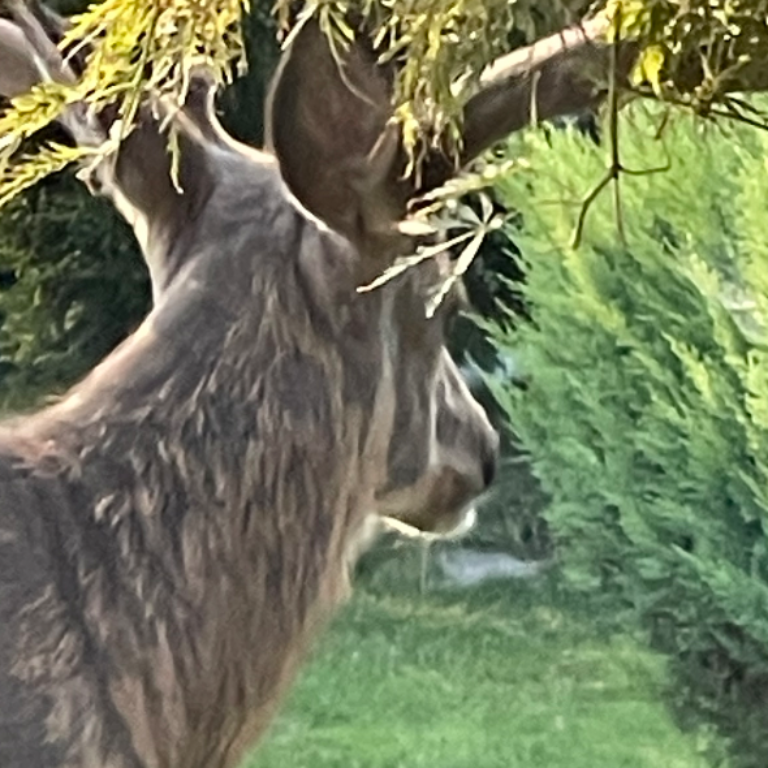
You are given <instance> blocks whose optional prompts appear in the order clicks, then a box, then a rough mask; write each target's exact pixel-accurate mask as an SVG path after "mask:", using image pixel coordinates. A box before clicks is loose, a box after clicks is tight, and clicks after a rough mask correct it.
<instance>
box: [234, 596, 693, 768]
mask: <svg viewBox="0 0 768 768" xmlns="http://www.w3.org/2000/svg"><path fill="white" fill-rule="evenodd" d="M550 592H551V590H548V588H547V587H544V588H542V587H538V588H536V587H531V586H525V585H524V586H520V585H517V584H511V585H510V584H507V585H505V586H504V587H503V592H501V591H500V590H499V588H498V587H497V588H496V590H495V591H494V590H489V589H487V588H485V589H479V590H474V591H472V592H469V593H466V592H465V593H464V594H463V595H460V596H458V595H453V596H451V595H445V594H441V595H431V596H427V597H415V596H413V595H410V596H408V595H400V596H398V595H396V594H395V595H393V594H391V593H390V594H379V595H374V594H371V593H370V592H358V594H357V596H356V598H355V599H354V601H353V602H352V604H351V605H350V606H348V607H347V608H346V610H345V611H343V612H342V614H341V615H340V616H339V617H338V619H337V620H336V622H335V623H334V625H333V627H332V630H331V631H330V633H329V634H328V635H327V636H326V637H325V638H324V640H323V642H321V643H320V646H319V648H318V650H317V653H316V654H315V656H314V659H313V660H312V661H311V662H310V663H309V664H308V665H307V666H306V667H305V669H304V672H303V675H302V677H301V679H300V681H299V684H298V685H297V686H296V688H295V689H294V691H293V693H292V696H291V697H290V699H289V701H288V702H287V704H286V706H285V707H284V708H283V712H282V715H281V717H280V718H279V720H278V722H277V723H276V725H275V726H274V728H273V729H272V732H271V734H270V735H269V737H268V738H267V740H266V741H265V742H264V744H263V745H262V746H261V748H260V749H259V750H257V752H256V753H255V754H254V755H253V756H252V757H251V758H250V760H248V761H246V764H245V767H244V768H419V767H420V766H424V767H425V768H426V767H429V768H497V767H498V768H502V767H503V768H517V767H518V766H519V767H520V768H538V767H541V768H602V767H603V766H605V768H705V766H707V762H706V760H705V759H704V757H703V749H704V748H706V747H707V746H708V744H707V742H708V739H704V738H703V737H701V736H697V735H695V734H686V733H682V732H681V731H680V730H679V729H678V728H677V727H676V726H675V724H674V723H673V721H672V720H671V718H670V716H669V714H668V712H667V711H666V709H665V706H664V704H663V702H662V693H661V692H662V690H663V685H664V676H663V665H662V663H661V660H660V659H659V658H658V657H655V656H653V655H651V654H649V653H648V652H647V651H645V650H643V649H642V648H641V646H640V645H639V644H638V643H636V642H635V641H634V640H633V639H632V638H631V637H629V636H626V635H617V634H615V633H610V632H608V631H607V630H606V629H605V627H602V628H601V626H600V623H599V622H598V621H597V620H596V619H595V617H594V616H591V615H590V614H589V613H588V612H585V611H584V610H581V611H578V610H575V609H573V608H571V607H566V606H563V605H560V606H558V605H557V602H558V601H557V599H554V598H552V597H551V594H550Z"/></svg>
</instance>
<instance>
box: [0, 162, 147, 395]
mask: <svg viewBox="0 0 768 768" xmlns="http://www.w3.org/2000/svg"><path fill="white" fill-rule="evenodd" d="M0 269H2V274H3V275H4V276H5V287H4V290H2V292H0V315H1V316H2V325H0V376H1V378H0V402H1V403H2V405H3V406H4V407H9V406H18V405H27V404H29V402H30V401H31V400H33V399H34V398H35V397H36V396H38V395H40V394H42V393H47V392H50V391H52V390H59V389H61V388H62V387H65V386H67V385H68V384H71V383H72V382H73V381H74V380H75V379H76V378H78V377H79V376H81V375H82V374H83V373H84V371H85V370H86V369H87V368H89V367H91V366H92V365H93V364H94V363H96V362H97V361H98V360H99V359H101V358H102V357H104V356H105V355H106V354H107V353H108V352H109V351H110V350H111V349H112V348H113V347H114V346H115V345H116V344H117V343H118V342H119V341H121V340H122V339H123V338H124V337H125V336H126V334H127V333H128V332H129V331H130V330H132V329H133V328H135V327H136V325H138V323H139V321H140V320H141V318H142V317H143V315H144V314H145V313H146V311H147V308H148V298H149V290H148V278H147V274H146V269H145V268H144V266H143V264H142V262H141V258H140V256H139V253H138V249H137V248H136V246H135V245H134V242H133V238H132V237H131V235H130V231H129V230H128V227H127V225H125V224H124V223H123V222H122V220H121V219H120V218H119V217H118V216H117V214H115V213H114V212H113V211H112V209H111V206H110V205H109V204H108V203H107V202H106V201H104V200H95V199H93V198H90V196H89V195H88V194H87V192H86V191H85V188H84V187H83V186H82V185H81V184H79V182H77V181H76V180H75V179H74V178H72V177H71V176H68V175H66V176H60V177H51V178H50V179H48V180H46V181H45V182H44V183H43V184H41V185H39V186H38V187H36V188H35V189H33V190H31V191H30V192H28V193H27V194H26V195H23V196H22V197H19V198H17V199H16V200H14V201H13V203H11V204H10V205H9V206H8V208H6V209H5V210H4V211H3V213H2V216H0Z"/></svg>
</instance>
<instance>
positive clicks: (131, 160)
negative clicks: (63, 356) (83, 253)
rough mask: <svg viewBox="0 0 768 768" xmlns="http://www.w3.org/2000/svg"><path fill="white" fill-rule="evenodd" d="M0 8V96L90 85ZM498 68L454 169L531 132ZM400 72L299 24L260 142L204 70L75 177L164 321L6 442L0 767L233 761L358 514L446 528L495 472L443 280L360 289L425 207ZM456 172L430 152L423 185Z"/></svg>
mask: <svg viewBox="0 0 768 768" xmlns="http://www.w3.org/2000/svg"><path fill="white" fill-rule="evenodd" d="M10 7H11V10H12V13H13V19H14V20H13V21H8V20H3V19H0V95H4V96H15V95H18V94H19V93H23V92H24V91H25V90H27V89H28V88H29V87H30V86H31V85H32V84H34V83H35V82H39V81H40V80H43V79H53V80H58V81H62V82H71V81H72V80H74V79H75V78H77V76H78V72H77V64H76V62H69V63H67V62H65V61H64V60H63V59H62V57H61V55H60V54H59V52H58V51H57V49H56V47H55V45H54V44H53V42H52V41H53V40H55V39H56V37H57V24H60V23H61V22H60V21H57V20H56V18H55V17H53V16H52V15H50V14H46V15H45V16H44V17H42V18H41V17H39V16H38V14H36V13H33V12H32V11H31V10H30V9H31V8H34V7H35V6H34V4H32V5H27V4H23V3H20V2H14V3H12V4H11V6H10ZM38 10H39V9H38ZM573 37H574V39H573V40H572V41H571V43H570V48H569V47H568V45H566V44H565V43H563V44H562V45H561V46H560V47H558V46H557V44H556V43H553V42H552V41H549V42H548V43H546V45H548V46H549V48H548V49H547V50H548V51H549V53H547V54H546V55H544V53H542V51H543V49H541V48H540V49H539V54H538V59H537V58H536V55H534V54H536V51H535V50H531V51H529V54H530V56H531V57H532V58H530V61H532V62H534V63H533V64H531V66H532V67H533V68H534V69H537V71H538V72H539V75H540V77H539V83H540V84H539V88H541V81H544V82H545V83H546V82H550V81H551V83H554V84H555V85H556V86H557V88H558V89H563V93H564V95H563V97H562V101H563V102H564V103H565V102H567V104H571V103H572V102H573V100H574V93H575V89H576V88H577V87H578V88H581V91H580V93H581V94H582V97H583V99H584V100H587V99H590V100H591V99H593V98H594V95H593V93H592V91H591V89H590V88H588V87H587V86H582V85H581V81H580V80H578V78H576V77H575V75H574V77H572V78H570V80H571V81H573V82H571V81H569V78H568V77H567V74H568V73H569V72H578V70H579V68H578V67H577V66H576V65H575V64H574V61H578V60H584V59H591V58H593V56H594V55H593V54H592V53H591V52H590V51H588V49H587V47H586V41H587V40H588V36H586V35H584V34H582V33H579V34H574V36H573ZM574 52H575V53H574ZM595 55H596V54H595ZM598 58H599V56H598ZM522 60H523V61H525V59H522ZM500 72H501V74H500V75H499V76H498V78H492V79H491V80H490V81H489V82H488V83H487V84H486V87H485V89H484V90H483V91H482V92H481V93H480V94H478V96H477V97H476V98H475V99H474V100H472V101H470V102H469V103H468V104H467V114H466V120H465V125H466V130H467V132H468V133H467V141H466V143H465V152H466V158H465V159H467V160H469V159H471V157H472V156H474V154H476V153H477V152H480V151H481V150H482V149H483V148H484V147H485V146H487V145H488V143H489V142H491V141H494V140H495V139H496V138H499V135H498V130H499V125H502V124H503V126H504V127H505V129H507V130H512V129H514V127H515V126H516V125H517V127H521V126H522V125H523V124H524V123H525V115H526V114H527V110H528V109H529V99H530V97H531V95H532V94H531V85H530V69H527V68H526V66H524V65H523V64H521V59H520V54H518V55H517V59H516V60H515V61H510V62H508V63H507V64H506V65H504V66H502V68H501V70H500ZM391 75H392V73H391V72H390V71H388V70H387V69H386V68H384V67H381V66H380V65H378V64H377V62H376V58H375V56H374V53H373V52H372V51H371V50H370V49H369V48H367V47H366V45H365V44H364V42H363V43H360V44H358V45H355V46H352V47H351V48H350V49H349V50H348V51H346V52H345V54H344V56H343V57H342V60H341V61H337V60H336V59H335V58H334V56H332V55H331V53H330V50H329V48H328V44H327V42H326V40H325V38H324V37H323V35H322V34H321V33H320V31H319V30H318V28H317V27H316V26H314V25H313V24H311V23H309V24H307V25H306V26H305V27H304V29H303V30H302V31H301V33H300V34H299V35H297V37H296V39H295V41H294V43H293V46H292V47H291V49H290V50H289V51H287V52H286V54H285V56H284V59H283V61H282V63H281V65H280V68H279V70H278V73H277V76H276V78H275V82H274V85H273V88H272V91H271V95H270V99H269V104H268V115H267V117H268V124H269V130H268V135H269V142H268V148H267V151H266V152H259V151H256V150H253V149H251V148H249V147H246V146H243V145H241V144H238V143H237V142H235V141H233V140H232V139H231V138H230V137H229V136H228V135H227V134H226V133H225V131H224V130H223V128H222V127H221V125H220V124H219V122H218V121H217V119H216V115H215V110H214V101H215V88H214V86H213V84H212V82H211V80H210V79H209V78H208V77H207V76H206V74H205V72H200V73H199V74H198V75H197V76H196V77H195V78H193V82H192V86H191V88H190V91H189V95H188V98H187V102H186V104H185V105H184V107H183V109H181V110H180V111H178V110H174V109H172V108H169V107H168V106H167V105H166V104H165V103H164V102H163V101H162V99H161V98H157V99H154V100H153V101H152V103H147V104H144V105H143V106H142V111H141V118H140V121H139V125H138V127H137V128H136V129H135V130H134V131H133V132H132V133H131V134H130V135H129V136H128V137H127V138H126V139H125V141H124V142H123V143H122V144H121V146H120V149H119V151H118V152H117V153H116V154H115V155H113V156H111V157H110V158H107V159H105V160H102V161H101V162H99V163H98V164H97V165H96V166H94V167H91V168H90V169H89V183H90V185H91V188H92V189H94V190H95V191H100V192H101V193H102V194H105V195H107V196H108V197H109V198H111V199H112V200H113V201H114V203H115V205H116V206H117V207H118V208H119V210H120V211H121V212H122V213H123V214H124V215H125V217H126V218H127V219H128V221H129V222H130V223H131V224H132V225H133V227H134V231H135V232H136V235H137V237H138V239H139V241H140V243H141V245H142V248H143V252H144V256H145V258H146V261H147V265H148V268H149V270H150V273H151V276H152V283H153V292H154V309H153V311H152V312H151V314H150V316H149V317H148V318H147V320H146V321H145V323H144V324H143V325H142V326H141V328H140V329H139V330H138V331H137V333H136V334H134V336H132V337H131V338H129V339H128V340H127V341H126V342H125V343H124V344H123V345H122V346H121V347H119V348H118V349H117V350H116V351H115V352H114V353H113V354H112V355H111V356H110V357H109V358H108V359H107V360H106V361H105V362H104V363H102V364H101V365H100V366H98V367H97V368H96V369H95V370H94V371H93V372H92V373H91V374H90V375H89V376H88V377H87V378H86V379H85V380H84V381H83V382H81V383H80V384H79V385H77V386H76V387H74V388H73V389H72V391H71V392H70V393H68V394H67V395H66V396H65V397H64V398H63V399H62V400H61V401H60V402H59V403H57V404H55V405H53V406H51V407H48V408H46V409H44V410H42V411H41V412H39V413H37V414H34V415H31V416H28V417H25V418H22V419H20V420H18V421H16V422H13V423H9V424H7V425H6V426H5V427H4V428H3V429H2V430H0V476H2V478H6V477H8V478H11V479H12V480H13V485H12V486H8V487H12V488H13V489H15V490H14V491H13V493H10V492H9V493H5V491H2V492H1V493H0V529H2V530H3V538H2V539H0V548H3V547H5V548H6V549H7V548H8V546H9V545H8V542H12V543H13V546H12V549H10V550H9V551H8V552H6V550H5V549H3V550H2V552H0V557H2V558H6V557H7V558H9V559H8V560H7V562H13V563H16V562H18V564H19V567H18V568H11V567H6V568H4V569H3V570H2V574H3V576H2V578H3V579H6V580H10V582H9V583H8V584H6V583H5V582H3V583H2V584H0V589H2V590H4V591H3V594H4V595H8V599H7V600H6V602H5V604H4V605H3V606H2V608H0V610H2V611H3V613H2V615H0V725H2V723H3V722H5V720H6V719H7V720H9V721H10V719H11V718H12V717H15V716H16V713H17V712H20V711H21V712H24V713H25V714H24V717H25V718H27V721H29V722H28V723H27V725H28V727H27V726H25V728H26V730H23V731H22V730H21V729H18V730H19V733H20V734H22V735H20V736H18V737H15V738H16V739H17V740H16V741H11V742H10V746H6V745H4V744H0V764H2V765H3V766H4V768H17V766H18V767H19V768H20V766H21V765H22V764H24V765H25V768H26V766H28V765H42V764H45V765H51V766H56V767H57V768H58V766H61V767H62V768H63V766H64V765H67V766H69V765H72V766H75V765H77V766H85V765H105V766H107V765H109V766H128V765H131V766H133V765H142V766H144V765H146V766H149V765H158V766H168V767H169V768H170V766H179V768H181V766H183V768H204V767H205V768H210V767H211V766H231V765H233V764H234V763H235V762H236V760H237V759H238V757H239V755H240V753H241V751H242V749H243V747H244V746H246V745H247V744H248V743H249V741H250V740H251V739H252V737H253V736H254V734H256V733H258V732H259V731H260V730H261V729H262V728H263V727H264V724H265V723H266V720H267V715H268V714H269V712H271V710H272V709H273V708H274V702H275V701H276V700H277V698H278V695H279V694H280V693H281V691H282V690H283V689H284V687H285V683H286V681H287V680H288V679H289V677H290V674H291V671H292V670H293V668H294V666H295V658H296V657H297V655H298V652H299V651H300V649H301V648H302V647H303V645H304V644H305V642H306V640H307V639H308V637H309V636H311V634H312V633H313V632H314V627H315V625H316V623H317V621H318V618H319V617H320V616H321V615H323V613H324V612H325V610H326V609H327V607H328V606H330V605H332V604H333V603H334V601H335V600H336V599H337V598H338V597H339V594H340V592H341V591H343V589H342V588H343V583H344V579H345V569H346V567H347V565H348V558H349V555H350V552H354V551H357V549H358V546H359V542H360V538H361V536H362V535H363V533H364V532H365V530H366V529H367V523H368V522H369V521H370V520H371V519H372V518H373V519H376V518H377V517H383V516H385V517H394V518H396V519H398V520H400V521H402V522H404V523H406V524H408V525H411V526H413V527H415V528H417V529H419V530H422V531H428V532H436V533H445V532H448V531H451V530H452V529H454V528H455V527H456V526H457V525H460V524H461V522H462V520H463V519H464V517H465V516H466V514H467V511H468V510H469V509H470V507H471V504H472V502H473V500H474V499H475V498H476V497H477V496H478V494H480V493H482V491H483V490H484V489H485V488H486V487H487V486H488V484H489V483H490V482H491V480H492V478H493V474H494V468H495V463H496V453H497V437H496V434H495V433H494V431H493V429H492V428H491V426H490V424H489V423H488V420H487V418H486V416H485V414H484V413H483V411H482V409H481V408H480V407H479V405H478V404H477V403H476V402H475V401H474V399H473V398H472V396H471V394H470V392H469V390H468V389H467V387H466V386H465V384H464V382H463V381H462V378H461V376H460V374H459V372H458V370H457V368H456V366H455V364H454V363H453V361H452V360H451V358H450V356H449V355H448V353H447V351H446V349H445V346H444V340H445V331H446V324H447V322H448V320H449V317H450V314H451V312H452V311H454V310H455V301H454V299H452V298H451V297H449V298H448V300H446V301H445V302H444V303H443V305H442V307H441V309H440V311H439V312H438V313H437V314H436V315H435V316H434V317H427V313H426V311H425V310H426V299H427V297H428V295H429V293H430V291H431V290H433V289H434V287H435V286H436V284H437V282H438V281H439V280H440V279H441V265H440V264H439V263H436V262H431V261H430V262H423V263H422V264H421V265H419V266H418V267H415V268H413V269H410V270H408V271H406V272H405V273H403V274H401V275H400V276H398V277H397V278H394V279H392V280H390V281H389V282H387V283H385V284H384V285H383V286H381V287H380V288H379V289H377V290H373V291H370V292H360V291H359V290H358V289H359V288H360V287H361V286H362V285H365V284H367V283H369V282H370V281H371V280H372V279H374V278H375V277H377V276H378V275H380V274H381V273H382V271H383V270H385V269H386V268H387V267H388V266H390V265H391V264H392V262H393V260H394V259H395V258H396V257H397V256H398V255H402V254H406V253H408V252H409V251H411V250H412V249H413V247H414V244H413V243H412V242H410V241H409V240H408V239H407V238H405V237H404V236H403V235H402V234H401V232H400V230H399V229H398V227H397V226H396V225H397V223H398V222H399V221H400V219H401V218H402V217H403V215H404V213H405V211H406V206H407V204H408V201H409V199H410V197H411V196H412V195H413V194H414V193H415V189H414V187H413V185H412V183H411V182H410V181H408V180H407V179H404V178H403V174H402V171H403V168H404V163H405V158H404V155H403V152H402V148H401V145H400V141H399V137H398V133H397V130H395V129H394V128H393V127H392V125H391V124H390V117H391V82H392V79H391ZM565 94H567V98H566V95H565ZM547 105H548V106H547V107H546V108H544V109H540V110H539V114H540V116H542V117H546V116H551V115H552V114H555V113H557V111H558V109H559V107H558V100H557V99H556V98H552V99H550V101H548V102H547ZM509 111H511V112H513V113H514V119H512V118H510V117H509V116H508V115H507V112H509ZM108 112H109V110H107V112H106V113H105V114H101V115H92V114H90V113H89V112H88V111H87V110H86V109H84V108H83V106H82V105H78V104H73V105H71V106H70V107H69V108H68V110H67V111H66V112H65V114H64V115H63V116H62V120H61V122H62V124H63V125H64V126H65V128H67V129H68V130H69V132H70V133H71V135H72V137H73V138H74V139H75V141H77V142H79V143H81V144H86V145H99V144H100V143H101V142H103V141H104V140H105V139H106V137H107V134H108V132H109V130H110V127H111V121H112V120H113V118H114V116H113V115H110V114H108ZM547 113H549V114H547ZM502 117H503V120H502ZM168 124H172V125H173V126H174V127H175V128H176V130H177V135H178V139H179V146H180V151H181V154H180V164H179V168H178V182H179V183H178V185H177V184H176V183H174V181H173V179H172V174H171V165H170V160H169V157H168V152H167V137H166V136H165V135H164V133H163V131H162V126H165V125H168ZM428 170H429V169H428ZM450 170H451V167H450V165H449V164H446V163H445V162H444V161H442V160H441V159H440V158H435V160H434V166H433V168H432V169H431V170H430V172H429V174H428V178H430V179H431V180H432V183H439V182H440V181H441V180H442V179H443V178H445V177H446V176H447V174H448V173H449V172H450ZM5 487H6V486H5V485H2V486H0V490H1V489H2V488H5ZM22 506H23V507H24V509H23V512H24V514H23V515H21V514H19V513H20V511H21V507H22ZM25 553H26V554H25ZM30 553H34V556H32V554H30ZM4 562H5V561H4ZM31 562H34V563H35V568H34V569H33V570H30V566H29V563H31ZM14 574H15V575H14ZM57 574H59V576H60V575H61V574H65V575H66V578H67V590H68V593H67V595H64V596H62V595H61V587H60V583H59V580H57V579H59V576H57ZM4 599H5V598H4ZM22 615H23V616H24V620H23V622H22V621H21V620H20V619H18V620H17V618H16V617H17V616H22ZM72 616H74V618H71V617H72ZM51 638H63V639H60V640H56V641H54V640H52V639H51ZM65 641H66V643H67V648H68V649H69V651H68V653H67V654H66V655H61V654H58V651H57V648H59V647H60V646H61V644H62V643H64V642H65ZM83 649H86V650H87V652H86V650H83ZM27 721H25V722H27ZM14 722H15V721H14ZM23 734H28V735H27V736H24V735H23ZM29 734H31V735H29ZM14 749H15V750H16V751H13V750H14ZM3 750H5V751H3ZM36 750H37V751H36ZM30 755H31V757H30ZM19 756H24V760H22V758H21V757H19Z"/></svg>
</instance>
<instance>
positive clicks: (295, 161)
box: [265, 21, 399, 238]
mask: <svg viewBox="0 0 768 768" xmlns="http://www.w3.org/2000/svg"><path fill="white" fill-rule="evenodd" d="M391 92H392V78H391V73H390V72H389V71H388V70H387V69H386V68H384V67H382V66H381V65H379V64H378V63H377V62H376V58H375V55H374V53H373V52H372V50H370V49H369V48H366V47H365V43H364V42H363V41H362V35H361V41H360V42H356V43H354V44H351V45H349V46H348V47H347V48H344V47H343V46H338V48H337V50H335V51H334V50H332V49H331V46H330V44H329V42H328V40H327V38H326V36H325V34H324V33H323V32H322V31H321V30H320V29H319V27H318V26H317V24H316V23H315V22H314V21H310V22H307V23H306V24H305V25H304V27H303V28H302V29H301V30H300V31H299V32H298V34H297V35H296V37H295V38H294V40H293V42H292V44H291V46H290V48H289V49H288V50H287V51H286V53H285V54H284V57H283V59H282V61H281V63H280V66H279V68H278V71H277V74H276V76H275V79H274V81H273V85H272V89H271V92H270V96H269V99H268V101H267V111H266V116H265V120H266V143H267V148H268V149H269V150H271V151H272V152H274V154H275V155H276V157H277V159H278V161H279V163H280V168H281V171H282V175H283V178H284V179H285V181H286V183H287V184H288V186H289V188H290V189H291V191H292V192H293V194H294V195H295V196H296V197H297V198H298V199H299V200H300V201H301V203H302V204H303V205H304V206H305V207H306V208H307V209H308V210H309V211H311V212H312V213H313V214H315V215H316V216H317V217H319V218H320V219H322V220H323V221H325V222H326V223H327V224H328V225H329V226H331V227H332V228H333V229H335V230H337V231H339V232H341V233H342V234H344V235H346V236H348V237H353V238H354V237H355V235H357V234H359V230H360V228H361V227H367V226H371V224H370V222H371V221H374V220H375V219H376V218H379V219H380V218H382V217H383V216H386V214H387V211H385V210H375V209H376V208H377V206H378V207H379V208H381V207H382V206H383V207H384V208H386V201H385V199H384V198H385V195H383V194H382V188H383V187H384V185H386V183H387V177H388V176H389V174H390V172H391V171H392V170H393V169H394V167H395V163H396V160H397V157H396V156H397V151H398V149H399V134H398V132H397V131H396V130H389V129H387V123H388V121H389V118H390V117H391V114H392V107H391Z"/></svg>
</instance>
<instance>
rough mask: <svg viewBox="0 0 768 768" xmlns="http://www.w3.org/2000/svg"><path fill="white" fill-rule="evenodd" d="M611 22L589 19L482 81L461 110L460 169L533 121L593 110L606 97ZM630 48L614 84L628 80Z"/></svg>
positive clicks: (512, 56)
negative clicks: (607, 40) (462, 113)
mask: <svg viewBox="0 0 768 768" xmlns="http://www.w3.org/2000/svg"><path fill="white" fill-rule="evenodd" d="M609 28H610V21H609V20H607V19H606V18H604V17H598V18H595V19H590V20H589V21H585V22H583V23H582V24H580V25H578V26H576V27H571V28H569V29H565V30H562V31H561V32H558V33H556V34H554V35H552V36H550V37H547V38H544V39H543V40H538V41H537V42H535V43H533V45H530V46H528V47H526V48H521V49H519V50H517V51H513V52H512V53H509V54H507V55H506V56H503V57H501V58H500V59H498V60H497V61H495V62H494V63H493V64H491V65H490V66H489V67H488V68H487V69H486V71H485V72H484V73H483V76H482V78H481V90H480V91H479V92H478V93H477V94H476V95H475V96H473V97H472V98H471V99H470V100H469V101H468V102H467V105H466V107H465V110H464V137H463V138H464V146H463V149H462V155H461V161H462V164H464V163H467V162H469V161H471V160H472V159H474V158H475V157H477V156H478V155H479V154H480V153H481V152H483V151H484V150H486V149H488V148H489V147H490V146H491V145H493V144H494V143H495V142H497V141H499V140H501V139H503V138H504V137H505V136H507V135H508V134H510V133H514V132H515V131H519V130H520V129H521V128H524V127H525V126H526V125H528V124H530V123H531V122H532V121H533V120H535V121H540V120H550V119H552V118H553V117H558V116H560V115H566V114H572V113H574V112H580V111H582V110H584V109H588V108H592V107H596V106H597V105H598V104H599V103H600V102H601V101H602V100H603V99H604V98H605V94H606V93H607V85H606V84H607V82H608V78H609V77H610V66H611V64H610V59H611V57H610V49H611V46H610V45H609V44H608V43H607V42H606V41H605V34H606V32H607V31H608V29H609ZM634 56H635V50H634V46H630V45H623V46H622V48H621V50H620V51H619V52H618V56H617V63H618V66H617V72H616V75H617V76H618V77H619V78H623V77H625V76H626V75H627V73H628V72H629V70H630V67H631V65H632V62H633V60H634Z"/></svg>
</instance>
